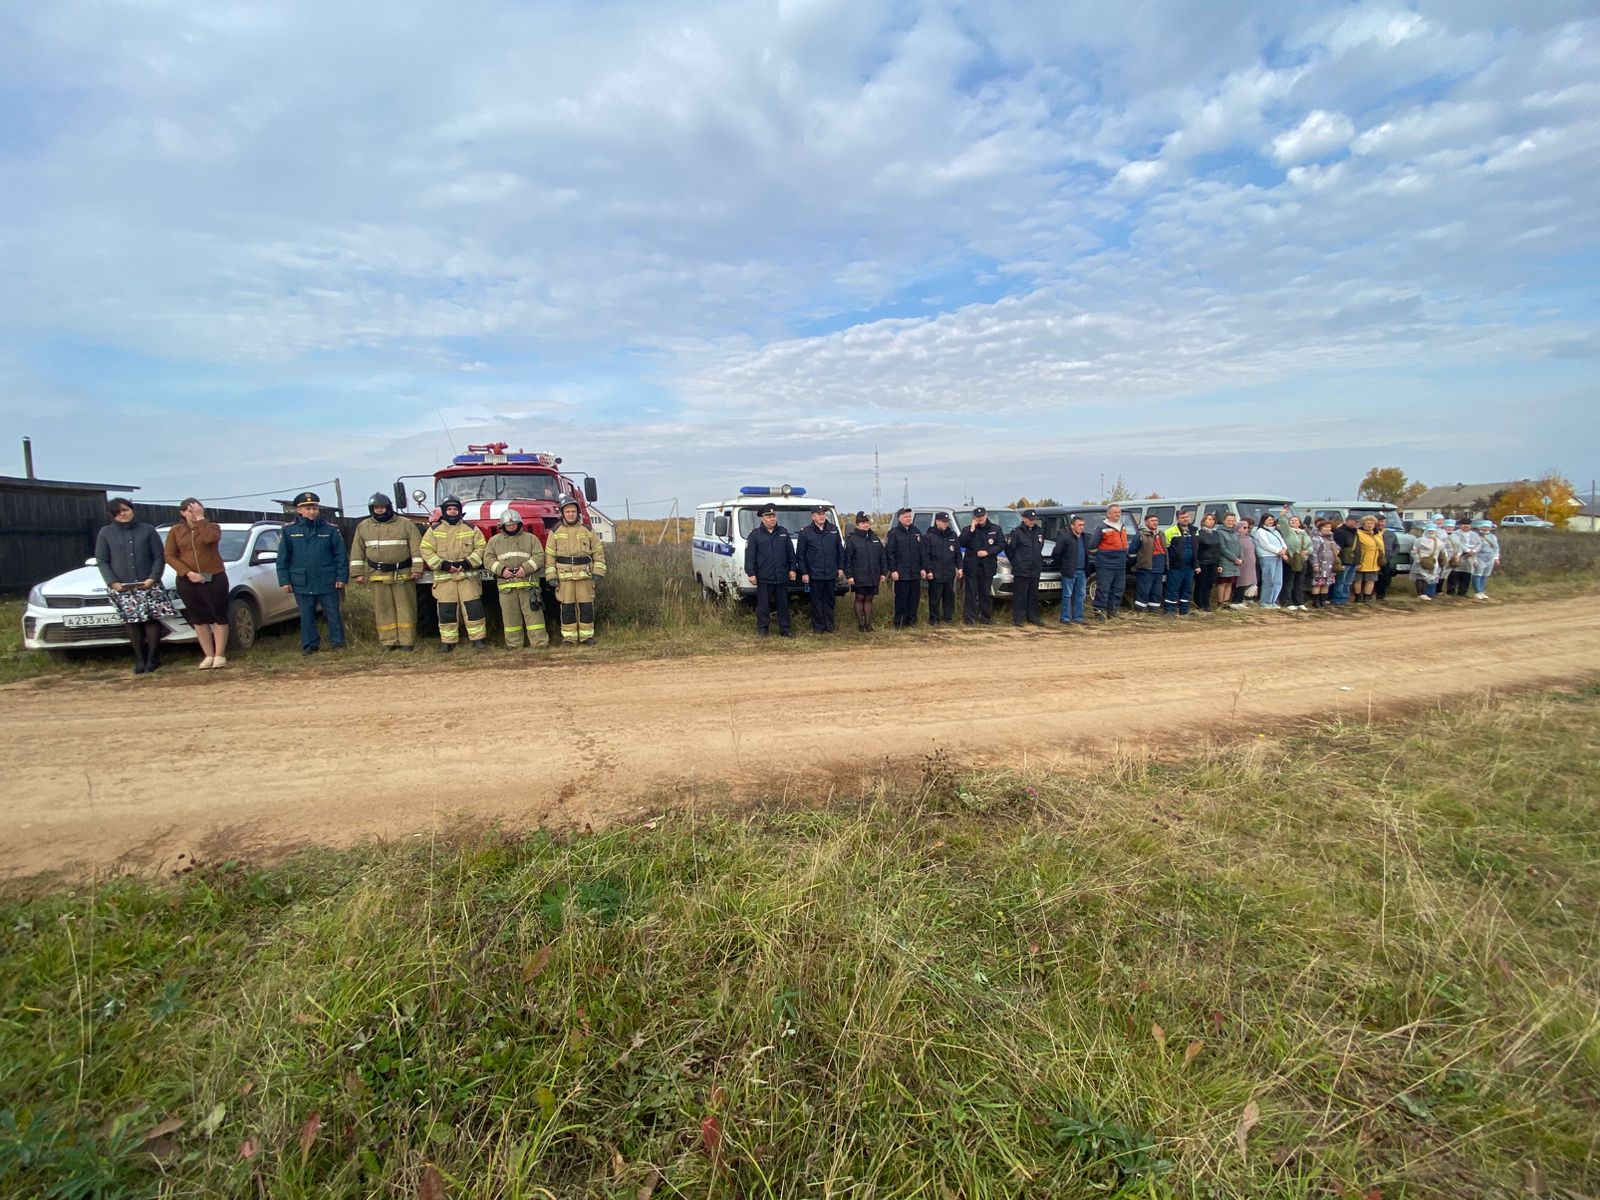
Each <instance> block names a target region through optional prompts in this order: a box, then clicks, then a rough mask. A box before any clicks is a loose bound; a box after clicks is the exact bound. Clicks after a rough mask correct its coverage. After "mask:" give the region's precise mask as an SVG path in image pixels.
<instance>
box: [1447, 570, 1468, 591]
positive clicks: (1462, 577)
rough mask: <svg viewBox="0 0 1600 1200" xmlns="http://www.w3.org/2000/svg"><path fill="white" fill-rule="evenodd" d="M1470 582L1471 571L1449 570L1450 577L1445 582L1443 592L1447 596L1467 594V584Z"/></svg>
mask: <svg viewBox="0 0 1600 1200" xmlns="http://www.w3.org/2000/svg"><path fill="white" fill-rule="evenodd" d="M1471 582H1472V572H1471V571H1451V572H1450V578H1449V580H1448V581H1447V582H1446V592H1445V594H1446V595H1449V596H1465V595H1466V594H1467V585H1468V584H1470V583H1471Z"/></svg>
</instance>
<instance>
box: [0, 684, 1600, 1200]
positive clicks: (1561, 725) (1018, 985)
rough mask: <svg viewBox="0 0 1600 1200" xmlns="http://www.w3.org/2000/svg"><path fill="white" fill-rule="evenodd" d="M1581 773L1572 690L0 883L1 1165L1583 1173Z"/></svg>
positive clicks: (48, 1191)
mask: <svg viewBox="0 0 1600 1200" xmlns="http://www.w3.org/2000/svg"><path fill="white" fill-rule="evenodd" d="M1179 748H1180V747H1179V746H1178V745H1177V744H1176V743H1174V744H1173V746H1171V747H1168V749H1179ZM1597 796H1600V688H1591V689H1588V690H1586V691H1581V692H1576V693H1565V694H1554V695H1547V696H1534V697H1525V698H1520V699H1515V700H1511V701H1507V702H1504V703H1488V702H1483V703H1478V704H1474V705H1469V706H1466V707H1460V708H1453V709H1449V710H1445V711H1438V712H1433V713H1430V714H1426V715H1423V716H1420V717H1417V718H1413V719H1409V720H1404V721H1401V720H1383V721H1380V722H1379V723H1378V724H1375V725H1370V726H1369V725H1365V724H1345V725H1327V726H1322V727H1318V728H1307V729H1306V730H1305V731H1304V732H1303V734H1301V735H1300V736H1297V737H1293V738H1289V739H1284V740H1277V739H1274V740H1267V739H1260V740H1257V741H1255V742H1253V743H1251V744H1249V745H1246V746H1244V747H1242V748H1239V749H1234V750H1229V751H1218V752H1216V753H1213V754H1210V755H1206V756H1202V757H1198V758H1194V759H1192V760H1190V761H1183V762H1175V763H1170V764H1162V763H1158V762H1153V761H1148V760H1144V759H1136V758H1132V757H1119V758H1117V759H1114V760H1112V761H1108V762H1106V763H1105V764H1104V765H1103V767H1102V769H1101V770H1099V771H1098V772H1096V773H1095V774H1093V775H1091V776H1088V777H1077V776H1068V775H1047V774H1036V773H1019V774H1007V773H983V774H975V773H968V772H963V771H959V770H955V769H952V768H951V766H950V765H949V764H947V763H944V762H942V761H940V760H939V759H937V758H934V759H930V760H928V761H927V762H926V763H925V765H924V768H923V770H922V771H921V773H920V777H917V778H913V779H901V780H899V781H897V782H896V783H895V784H894V785H890V784H888V783H886V782H883V781H874V780H871V779H866V780H863V781H862V782H861V783H860V785H859V787H858V788H856V789H854V790H852V791H851V792H850V794H848V795H830V796H821V795H819V796H814V797H804V798H799V799H796V798H790V799H789V801H788V802H786V803H784V804H777V803H774V804H772V805H770V806H768V807H766V808H763V809H758V810H755V811H753V812H752V811H745V812H738V813H733V812H722V811H717V810H715V808H714V807H710V806H708V807H705V808H701V809H698V810H696V809H691V810H688V811H684V812H679V813H674V814H672V815H669V816H663V817H661V818H659V819H657V820H654V821H651V822H648V823H646V824H645V825H643V826H640V827H635V828H619V829H615V830H612V831H610V832H605V833H601V834H594V835H586V836H580V837H574V838H572V839H570V840H558V839H554V838H551V837H548V836H543V835H538V834H534V835H528V836H511V835H507V834H502V833H497V832H495V831H483V830H476V831H457V832H456V833H455V834H453V835H451V836H445V835H440V836H438V837H436V838H430V839H428V840H426V841H425V842H416V843H412V844H409V845H400V846H371V847H367V848H364V849H360V850H356V851H347V852H340V853H334V852H316V853H309V854H302V855H299V856H297V857H294V858H292V859H290V860H288V861H285V862H282V863H280V864H277V865H271V866H261V865H258V864H252V863H245V862H230V863H223V864H219V865H215V866H212V867H208V868H206V869H204V870H202V871H199V872H196V873H193V874H190V875H187V876H185V877H182V878H180V879H177V880H175V881H171V882H166V883H153V882H148V881H139V880H133V879H118V880H103V881H100V882H98V883H97V884H94V885H84V886H80V887H78V888H76V889H74V890H70V891H63V890H50V889H49V887H48V886H47V885H34V886H33V887H32V889H31V890H28V891H19V890H18V889H17V888H15V887H13V889H12V894H11V896H10V897H9V898H7V899H5V900H4V901H0V1062H4V1063H5V1065H6V1070H5V1073H4V1076H3V1078H0V1195H5V1196H19V1197H21V1196H53V1197H103V1198H112V1197H124V1196H128V1197H131V1196H163V1197H241V1198H243V1197H259V1196H271V1197H276V1198H297V1197H308V1198H309V1197H407V1198H410V1197H425V1198H429V1200H431V1198H434V1197H440V1196H450V1197H494V1198H505V1200H511V1198H531V1197H570V1196H608V1197H628V1198H632V1200H638V1198H648V1197H651V1196H656V1197H665V1196H685V1197H689V1196H692V1197H759V1196H784V1197H814V1196H838V1197H843V1196H859V1197H867V1196H872V1197H891V1196H892V1197H912V1196H918V1197H934V1198H939V1200H943V1198H944V1197H961V1198H969V1197H998V1196H1028V1197H1091V1196H1114V1197H1143V1198H1163V1197H1183V1198H1185V1200H1220V1198H1224V1197H1239V1198H1250V1200H1263V1198H1273V1200H1276V1198H1296V1197H1305V1198H1311V1197H1318V1198H1323V1197H1337V1198H1345V1197H1349V1198H1353V1200H1372V1198H1374V1197H1382V1198H1385V1200H1396V1198H1400V1197H1407V1198H1422V1197H1440V1198H1444V1197H1450V1198H1472V1197H1505V1198H1507V1200H1509V1198H1511V1197H1533V1196H1538V1197H1551V1198H1556V1197H1561V1198H1567V1200H1570V1198H1572V1197H1583V1196H1592V1195H1594V1194H1595V1193H1596V1191H1597V1190H1600V1166H1597V1165H1596V1154H1597V1151H1600V1117H1597V1113H1600V966H1597V962H1600V960H1597V957H1596V942H1597V935H1600V924H1597V912H1600V838H1597V835H1596V797H1597Z"/></svg>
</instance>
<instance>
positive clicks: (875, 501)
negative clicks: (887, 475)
mask: <svg viewBox="0 0 1600 1200" xmlns="http://www.w3.org/2000/svg"><path fill="white" fill-rule="evenodd" d="M881 516H883V481H882V480H881V479H880V478H879V476H878V448H877V447H876V446H874V447H873V448H872V519H873V520H874V521H876V520H877V519H878V518H879V517H881Z"/></svg>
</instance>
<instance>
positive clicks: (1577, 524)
mask: <svg viewBox="0 0 1600 1200" xmlns="http://www.w3.org/2000/svg"><path fill="white" fill-rule="evenodd" d="M1567 528H1568V529H1575V530H1577V531H1578V532H1579V533H1600V504H1585V505H1583V506H1582V507H1581V508H1579V509H1578V511H1577V512H1575V513H1573V514H1572V520H1570V521H1568V522H1567Z"/></svg>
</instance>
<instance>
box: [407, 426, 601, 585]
mask: <svg viewBox="0 0 1600 1200" xmlns="http://www.w3.org/2000/svg"><path fill="white" fill-rule="evenodd" d="M574 475H581V476H582V477H583V482H582V484H581V485H580V484H579V483H578V482H577V480H576V479H574V478H573V476H574ZM424 478H428V477H427V476H417V475H408V476H401V477H400V478H399V479H397V480H395V482H394V500H395V511H396V512H401V513H404V512H405V510H406V508H407V503H406V501H407V496H406V481H407V480H408V479H411V480H419V479H424ZM430 482H431V483H432V485H433V490H432V495H431V496H430V495H429V493H428V492H427V491H424V490H423V489H422V488H420V487H419V488H417V489H415V490H414V491H413V492H412V493H411V496H410V499H411V500H414V501H415V502H416V504H417V506H418V507H420V508H424V509H426V510H427V517H426V518H423V517H422V516H420V515H418V514H415V513H409V514H407V515H409V516H411V518H412V519H413V520H417V521H422V520H426V521H427V522H428V523H432V522H434V521H437V520H438V519H439V505H440V504H441V503H442V502H443V501H444V499H445V497H446V496H455V497H456V498H457V499H458V500H460V501H461V510H462V519H463V520H465V521H467V522H468V523H469V524H471V525H474V526H476V527H477V529H478V530H479V531H480V532H481V533H482V534H483V536H484V537H485V538H486V539H487V538H491V537H493V536H494V535H495V534H496V533H497V532H498V531H499V528H500V522H501V521H502V520H504V519H505V515H506V513H508V512H511V511H513V510H514V511H515V512H516V513H517V514H518V515H519V516H521V518H522V523H523V526H524V527H525V528H527V529H528V530H529V531H530V532H532V533H534V534H536V535H538V538H539V540H540V541H541V542H542V541H544V540H546V538H547V536H548V534H549V532H550V530H552V529H554V528H555V527H556V526H557V525H559V524H560V523H561V507H560V500H561V497H562V496H571V497H572V498H573V499H574V500H576V501H577V502H578V519H579V520H581V521H582V522H583V523H584V524H585V525H588V524H590V515H589V505H590V504H592V503H593V502H594V501H595V500H597V499H598V498H599V491H598V488H597V487H596V485H595V481H594V477H593V476H592V475H588V474H585V473H584V472H581V471H575V472H573V473H572V474H571V475H569V474H566V473H564V472H563V471H562V470H561V459H559V458H558V457H556V456H555V455H553V454H533V453H529V452H528V451H526V450H516V451H510V452H508V450H507V444H506V443H505V442H487V443H484V444H482V445H469V446H468V447H467V452H466V453H465V454H457V455H456V456H455V457H454V458H452V459H451V460H450V463H449V465H448V466H445V467H442V468H440V469H439V470H437V471H435V472H434V473H433V475H432V477H431V480H430ZM484 578H485V579H486V580H487V579H488V574H487V572H485V574H484ZM431 582H432V575H431V574H424V575H423V578H422V583H423V585H424V586H427V585H428V584H430V583H431Z"/></svg>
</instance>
